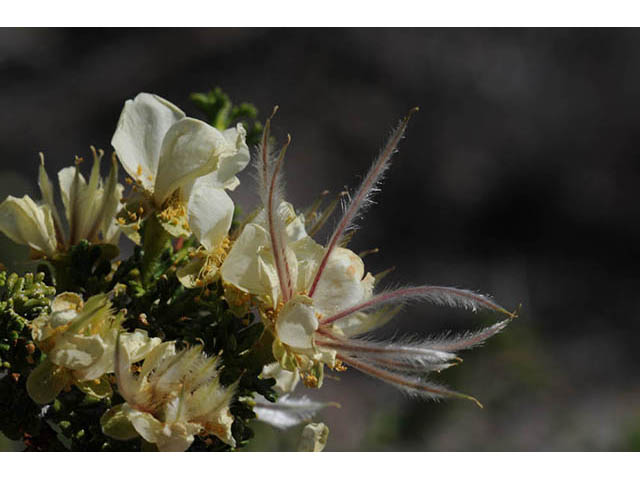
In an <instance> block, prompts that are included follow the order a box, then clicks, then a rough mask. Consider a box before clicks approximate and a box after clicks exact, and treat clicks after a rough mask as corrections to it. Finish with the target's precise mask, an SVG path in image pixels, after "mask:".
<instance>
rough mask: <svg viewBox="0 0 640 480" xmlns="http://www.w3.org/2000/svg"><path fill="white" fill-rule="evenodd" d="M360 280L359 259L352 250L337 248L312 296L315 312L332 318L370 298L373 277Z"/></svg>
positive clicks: (362, 272)
mask: <svg viewBox="0 0 640 480" xmlns="http://www.w3.org/2000/svg"><path fill="white" fill-rule="evenodd" d="M363 277H364V263H363V261H362V259H361V258H360V257H359V256H358V255H356V254H355V253H353V252H352V251H351V250H348V249H346V248H336V249H335V250H334V252H333V253H332V254H331V257H329V261H328V262H327V265H326V267H325V271H324V273H323V274H322V277H321V278H320V281H319V282H318V286H317V288H316V291H315V294H314V296H313V303H314V306H315V308H316V310H318V311H319V312H321V313H322V314H323V315H325V316H331V315H334V314H336V313H338V312H340V311H342V310H344V309H345V308H348V307H351V306H353V305H355V304H357V303H360V302H362V301H363V300H366V299H367V298H369V297H370V296H371V294H372V292H373V277H371V276H370V275H368V276H367V277H365V278H363Z"/></svg>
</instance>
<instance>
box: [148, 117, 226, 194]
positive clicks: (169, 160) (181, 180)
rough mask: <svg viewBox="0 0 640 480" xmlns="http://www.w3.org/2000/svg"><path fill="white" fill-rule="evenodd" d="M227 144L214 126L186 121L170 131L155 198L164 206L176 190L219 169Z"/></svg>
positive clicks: (160, 166)
mask: <svg viewBox="0 0 640 480" xmlns="http://www.w3.org/2000/svg"><path fill="white" fill-rule="evenodd" d="M226 144H227V142H226V140H225V138H224V136H223V135H222V133H221V132H220V131H218V130H216V129H215V128H213V127H212V126H211V125H209V124H207V123H204V122H202V121H200V120H196V119H194V118H188V117H187V118H183V119H182V120H180V121H178V122H176V123H175V124H174V125H173V126H172V127H171V128H170V129H169V131H167V134H166V135H165V137H164V140H163V142H162V148H161V150H160V161H159V163H158V178H157V179H156V183H155V190H154V198H155V201H156V203H157V204H158V205H161V204H162V203H163V202H164V201H165V200H166V199H167V198H168V197H169V195H171V194H172V193H173V192H174V191H175V190H177V189H178V188H180V187H182V186H184V185H187V184H189V183H190V182H193V181H194V180H195V179H196V178H198V177H201V176H203V175H206V174H208V173H211V172H212V171H213V170H215V169H216V168H217V167H218V162H219V160H220V156H221V155H222V154H224V153H225V152H226V148H227V145H226Z"/></svg>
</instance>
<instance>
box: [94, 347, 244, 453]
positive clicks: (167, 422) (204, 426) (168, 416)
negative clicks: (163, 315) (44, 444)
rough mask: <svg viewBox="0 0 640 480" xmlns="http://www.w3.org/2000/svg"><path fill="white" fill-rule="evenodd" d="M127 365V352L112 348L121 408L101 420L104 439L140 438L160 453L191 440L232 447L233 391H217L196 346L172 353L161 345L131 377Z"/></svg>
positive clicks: (214, 371) (214, 366)
mask: <svg viewBox="0 0 640 480" xmlns="http://www.w3.org/2000/svg"><path fill="white" fill-rule="evenodd" d="M131 363H133V360H132V359H131V358H130V356H129V353H128V350H127V349H126V348H121V346H120V345H118V348H117V350H116V378H117V382H118V390H119V393H120V395H122V397H123V398H124V399H125V401H126V403H124V404H122V405H118V406H116V407H114V408H112V409H111V410H110V411H108V412H107V413H106V414H105V416H103V419H102V420H101V423H102V426H103V431H104V432H105V434H107V435H110V436H112V437H114V438H120V439H123V440H128V439H130V438H133V437H135V436H136V435H140V436H141V437H142V438H144V439H145V440H146V441H147V442H150V443H154V444H156V446H157V448H158V450H160V451H184V450H186V449H188V448H189V446H190V445H191V444H192V443H193V441H194V439H195V437H194V435H196V434H200V435H215V436H216V437H218V438H219V439H220V440H222V441H223V442H225V443H226V444H228V445H230V446H232V447H235V440H234V438H233V436H232V434H231V425H232V424H233V416H232V415H231V412H230V410H229V405H230V403H231V400H232V398H233V395H234V392H235V387H234V386H232V387H229V388H223V387H222V386H221V385H220V380H219V377H218V359H217V358H216V357H212V358H208V357H207V356H206V355H204V354H203V353H202V347H201V346H197V347H192V348H189V349H185V350H182V351H181V352H179V353H176V350H175V342H164V343H161V344H160V345H158V346H157V347H156V348H154V349H153V350H152V351H151V353H150V354H149V355H148V356H147V357H146V358H145V360H144V362H143V364H142V367H141V368H140V373H139V374H138V375H137V376H136V375H134V374H133V373H132V372H131V369H130V367H131ZM127 425H130V426H129V427H128V426H127ZM131 427H132V428H131Z"/></svg>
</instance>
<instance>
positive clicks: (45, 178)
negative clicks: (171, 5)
mask: <svg viewBox="0 0 640 480" xmlns="http://www.w3.org/2000/svg"><path fill="white" fill-rule="evenodd" d="M38 186H39V187H40V192H41V193H42V199H43V200H44V202H45V204H46V205H48V206H49V208H50V209H51V214H52V216H53V221H54V226H55V228H56V231H57V233H58V235H59V236H60V241H61V242H64V241H65V240H64V236H63V235H64V234H63V226H62V220H61V218H60V214H59V213H58V208H57V207H56V202H55V199H54V198H55V197H54V191H53V183H51V180H50V179H49V175H48V174H47V171H46V170H45V168H44V155H43V154H42V153H41V154H40V168H39V169H38Z"/></svg>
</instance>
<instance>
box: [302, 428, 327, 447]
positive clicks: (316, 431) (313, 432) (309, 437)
mask: <svg viewBox="0 0 640 480" xmlns="http://www.w3.org/2000/svg"><path fill="white" fill-rule="evenodd" d="M328 439H329V427H327V426H326V425H325V424H324V423H310V424H309V425H307V426H305V427H304V430H302V437H301V438H300V443H299V445H298V451H299V452H321V451H322V450H324V447H325V445H326V444H327V440H328Z"/></svg>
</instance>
